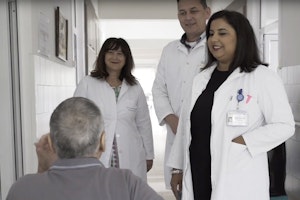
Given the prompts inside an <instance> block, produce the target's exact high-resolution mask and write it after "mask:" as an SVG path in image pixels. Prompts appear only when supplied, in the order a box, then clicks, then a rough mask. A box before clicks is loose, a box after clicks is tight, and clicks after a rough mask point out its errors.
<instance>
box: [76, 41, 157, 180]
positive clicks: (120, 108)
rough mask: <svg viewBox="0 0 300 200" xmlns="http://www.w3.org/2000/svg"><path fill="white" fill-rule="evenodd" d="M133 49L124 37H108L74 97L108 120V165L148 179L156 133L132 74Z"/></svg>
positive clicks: (142, 94) (106, 157)
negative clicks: (92, 105) (83, 99)
mask: <svg viewBox="0 0 300 200" xmlns="http://www.w3.org/2000/svg"><path fill="white" fill-rule="evenodd" d="M133 67H134V61H133V58H132V54H131V50H130V47H129V45H128V44H127V42H126V41H125V40H124V39H122V38H109V39H107V40H106V41H105V42H104V44H103V46H102V48H101V50H100V52H99V55H98V58H97V60H96V64H95V69H94V70H93V71H92V72H91V75H89V76H86V77H85V78H83V79H82V80H81V81H80V83H79V85H78V86H77V88H76V91H75V93H74V96H82V97H86V98H88V99H90V100H92V101H94V102H95V103H96V104H97V106H98V107H99V108H100V110H101V112H102V114H103V116H104V122H105V133H106V148H105V152H104V154H103V155H102V156H101V162H102V163H103V164H104V165H105V166H106V167H117V168H125V169H130V170H131V171H132V172H133V173H134V174H135V175H137V176H139V177H141V178H142V179H143V180H144V181H147V171H149V170H150V169H151V168H152V164H153V159H154V150H153V135H152V128H151V121H150V115H149V110H148V105H147V102H146V97H145V94H144V92H143V89H142V87H141V86H140V84H139V83H138V81H137V80H136V78H135V77H134V76H133V75H132V73H131V71H132V69H133Z"/></svg>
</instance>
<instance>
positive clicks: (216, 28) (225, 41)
mask: <svg viewBox="0 0 300 200" xmlns="http://www.w3.org/2000/svg"><path fill="white" fill-rule="evenodd" d="M207 45H208V49H209V51H210V52H211V54H212V55H213V56H214V57H215V58H216V60H217V61H218V62H219V67H221V68H222V69H223V70H226V71H227V70H228V69H229V66H230V64H231V62H232V61H233V58H234V56H235V50H236V46H237V36H236V31H235V30H234V29H233V27H232V26H231V25H230V24H228V23H227V21H226V20H224V19H223V18H218V19H215V20H213V21H212V22H211V26H210V27H209V36H208V39H207Z"/></svg>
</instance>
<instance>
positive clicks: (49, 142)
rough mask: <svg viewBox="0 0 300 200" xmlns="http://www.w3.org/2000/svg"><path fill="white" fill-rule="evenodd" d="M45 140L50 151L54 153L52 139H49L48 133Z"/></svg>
mask: <svg viewBox="0 0 300 200" xmlns="http://www.w3.org/2000/svg"><path fill="white" fill-rule="evenodd" d="M47 141H48V145H49V148H50V151H51V152H53V153H55V148H54V146H53V143H52V140H51V137H50V133H49V134H48V135H47Z"/></svg>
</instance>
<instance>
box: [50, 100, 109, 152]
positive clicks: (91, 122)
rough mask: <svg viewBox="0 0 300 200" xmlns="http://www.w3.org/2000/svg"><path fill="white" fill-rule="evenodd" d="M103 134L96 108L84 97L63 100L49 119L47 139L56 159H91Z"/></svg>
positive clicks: (102, 126) (101, 122)
mask: <svg viewBox="0 0 300 200" xmlns="http://www.w3.org/2000/svg"><path fill="white" fill-rule="evenodd" d="M103 130H104V122H103V117H102V115H101V112H100V110H99V108H98V107H97V106H96V105H95V104H94V103H93V102H92V101H91V100H89V99H86V98H83V97H72V98H69V99H66V100H65V101H63V102H62V103H60V104H59V105H58V106H57V108H56V109H55V110H54V111H53V113H52V115H51V118H50V136H51V139H52V141H53V143H54V147H55V150H56V152H57V155H58V157H59V158H76V157H84V156H89V155H93V154H94V153H95V152H96V150H97V147H98V145H99V141H100V136H101V133H102V132H103Z"/></svg>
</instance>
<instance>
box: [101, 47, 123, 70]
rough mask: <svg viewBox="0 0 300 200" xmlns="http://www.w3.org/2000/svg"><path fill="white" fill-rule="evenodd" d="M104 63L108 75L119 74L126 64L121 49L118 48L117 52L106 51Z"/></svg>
mask: <svg viewBox="0 0 300 200" xmlns="http://www.w3.org/2000/svg"><path fill="white" fill-rule="evenodd" d="M104 61H105V65H106V70H107V72H108V73H109V74H110V73H112V72H115V73H121V70H122V68H123V67H124V65H125V62H126V57H125V55H124V53H123V52H122V50H121V48H118V49H117V50H108V51H107V52H106V53H105V59H104Z"/></svg>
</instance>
